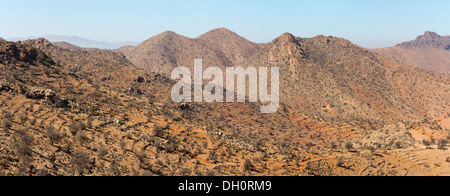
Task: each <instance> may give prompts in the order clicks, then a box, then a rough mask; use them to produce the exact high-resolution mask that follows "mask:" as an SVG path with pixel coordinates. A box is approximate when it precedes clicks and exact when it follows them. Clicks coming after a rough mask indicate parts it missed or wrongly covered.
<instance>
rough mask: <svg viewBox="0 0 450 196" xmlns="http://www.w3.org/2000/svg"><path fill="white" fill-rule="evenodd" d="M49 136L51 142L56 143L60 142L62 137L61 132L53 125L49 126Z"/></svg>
mask: <svg viewBox="0 0 450 196" xmlns="http://www.w3.org/2000/svg"><path fill="white" fill-rule="evenodd" d="M46 129H47V136H48V138H49V139H50V143H51V144H52V145H54V143H55V142H58V141H59V140H61V139H62V136H61V134H60V133H59V132H58V131H57V130H56V129H55V127H54V126H53V125H49V126H47V128H46Z"/></svg>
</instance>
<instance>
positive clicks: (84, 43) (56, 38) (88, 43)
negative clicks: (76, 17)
mask: <svg viewBox="0 0 450 196" xmlns="http://www.w3.org/2000/svg"><path fill="white" fill-rule="evenodd" d="M38 38H45V39H47V40H49V41H50V42H67V43H70V44H73V45H76V46H79V47H83V48H99V49H110V50H112V49H117V48H120V47H123V46H136V45H138V44H139V42H118V43H111V42H104V41H96V40H90V39H86V38H82V37H77V36H66V35H44V36H40V37H36V36H30V37H16V38H6V40H8V41H14V42H16V41H24V40H30V39H38Z"/></svg>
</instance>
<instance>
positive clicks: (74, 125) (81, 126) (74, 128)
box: [69, 121, 87, 135]
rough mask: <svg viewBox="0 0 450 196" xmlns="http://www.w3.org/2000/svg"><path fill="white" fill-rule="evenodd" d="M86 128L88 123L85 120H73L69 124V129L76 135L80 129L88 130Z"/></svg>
mask: <svg viewBox="0 0 450 196" xmlns="http://www.w3.org/2000/svg"><path fill="white" fill-rule="evenodd" d="M86 128H87V126H86V124H84V122H82V121H79V122H73V123H72V124H70V125H69V130H70V132H71V133H72V134H73V135H76V134H77V133H78V132H80V131H84V130H86Z"/></svg>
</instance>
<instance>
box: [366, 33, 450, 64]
mask: <svg viewBox="0 0 450 196" xmlns="http://www.w3.org/2000/svg"><path fill="white" fill-rule="evenodd" d="M374 51H375V52H376V53H378V54H380V55H381V56H384V57H387V58H390V59H393V60H395V61H398V62H401V63H404V64H407V65H411V66H414V67H417V68H420V69H424V70H428V71H433V72H436V73H450V36H440V35H438V34H437V33H435V32H430V31H427V32H425V33H424V34H423V35H421V36H418V37H417V39H415V40H412V41H409V42H405V43H401V44H398V45H396V46H394V47H391V48H381V49H375V50H374Z"/></svg>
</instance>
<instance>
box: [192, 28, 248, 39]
mask: <svg viewBox="0 0 450 196" xmlns="http://www.w3.org/2000/svg"><path fill="white" fill-rule="evenodd" d="M218 37H237V38H241V36H239V35H238V34H236V33H235V32H233V31H231V30H229V29H227V28H217V29H213V30H211V31H208V32H206V33H204V34H202V35H200V36H199V37H197V39H200V40H206V39H215V38H218Z"/></svg>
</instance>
